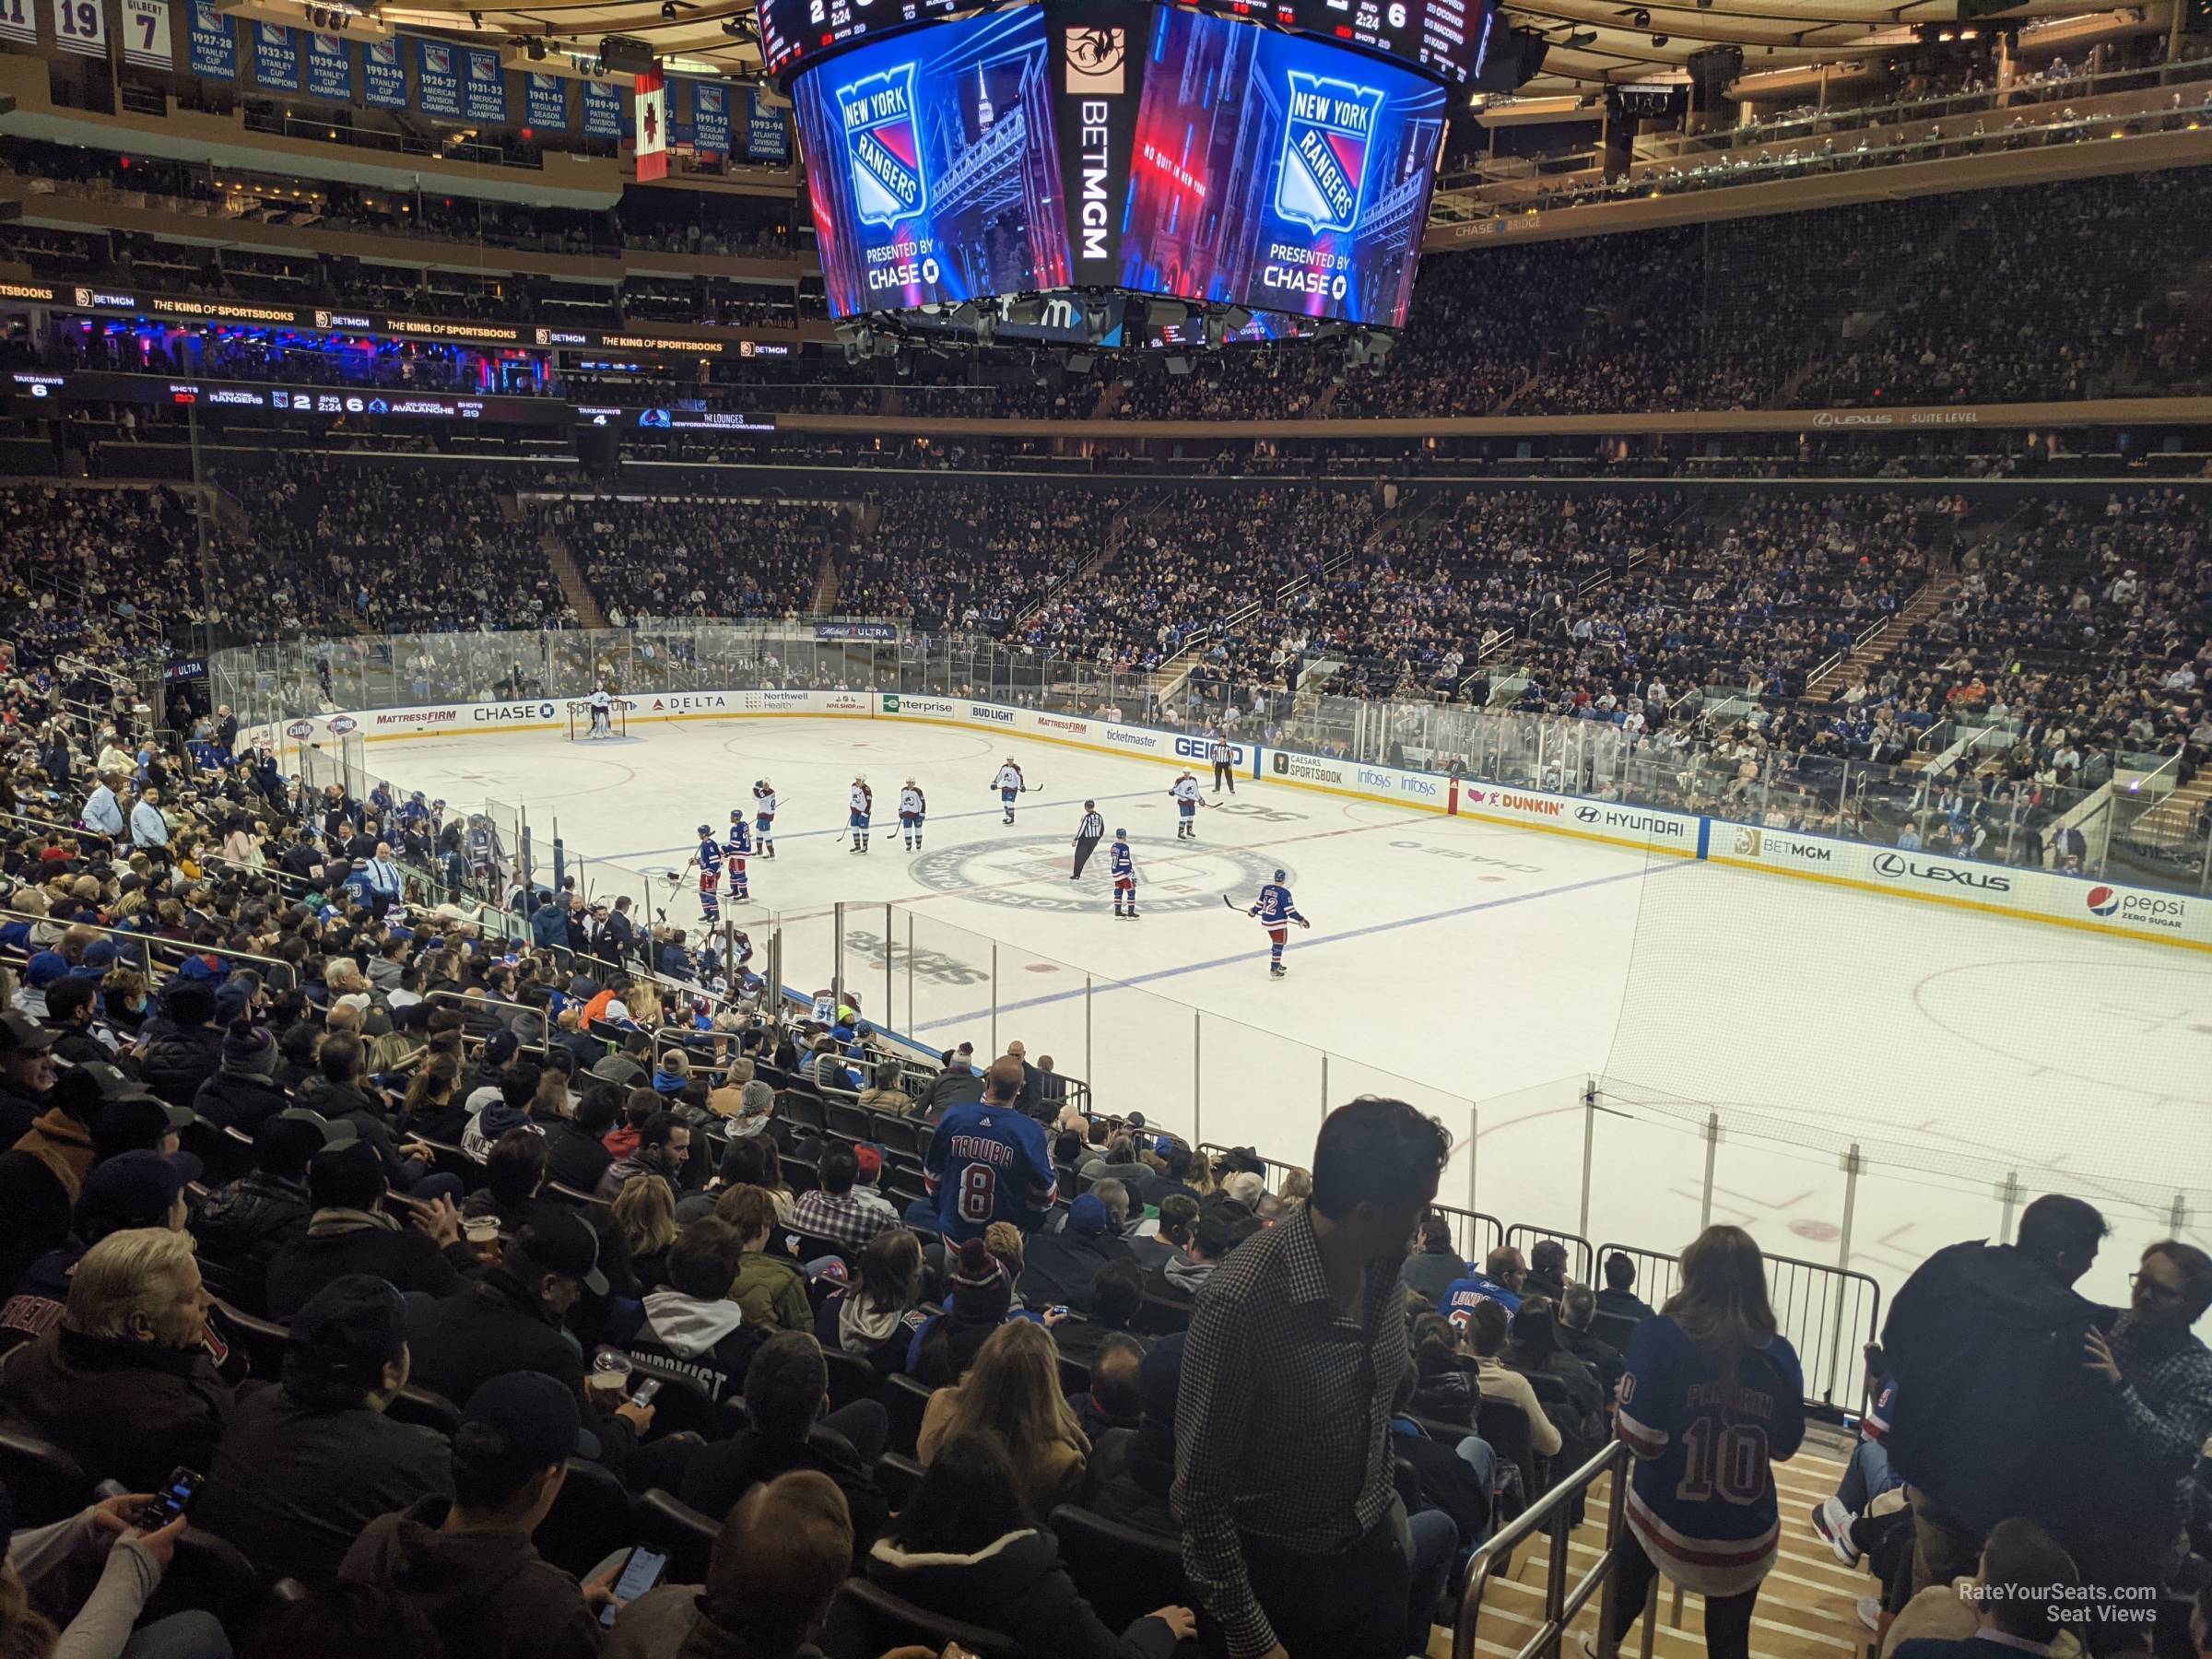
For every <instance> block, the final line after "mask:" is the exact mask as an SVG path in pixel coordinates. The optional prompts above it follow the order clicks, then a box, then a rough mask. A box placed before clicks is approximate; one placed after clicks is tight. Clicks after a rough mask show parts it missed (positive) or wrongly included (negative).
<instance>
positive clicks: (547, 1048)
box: [422, 987, 553, 1054]
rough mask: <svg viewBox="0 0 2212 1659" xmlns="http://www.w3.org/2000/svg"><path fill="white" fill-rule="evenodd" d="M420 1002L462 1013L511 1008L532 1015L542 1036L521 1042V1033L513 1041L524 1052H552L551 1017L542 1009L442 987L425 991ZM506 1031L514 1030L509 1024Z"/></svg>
mask: <svg viewBox="0 0 2212 1659" xmlns="http://www.w3.org/2000/svg"><path fill="white" fill-rule="evenodd" d="M422 1000H423V1001H425V1002H427V1003H435V1002H440V1001H444V1002H449V1003H452V1004H453V1005H454V1006H457V1007H459V1008H460V1009H461V1010H462V1011H463V1012H464V1013H467V1012H479V1013H480V1012H482V1011H483V1010H484V1009H487V1008H512V1009H513V1010H514V1011H515V1012H516V1013H517V1014H534V1015H535V1016H536V1017H537V1024H538V1030H540V1032H541V1033H543V1034H542V1035H541V1036H540V1037H539V1038H538V1040H537V1041H535V1042H525V1041H523V1038H522V1035H521V1033H520V1032H517V1033H516V1035H515V1041H516V1043H517V1044H518V1045H519V1046H520V1047H522V1048H524V1049H526V1050H534V1051H535V1052H536V1053H540V1054H545V1053H551V1052H552V1048H553V1021H552V1018H551V1017H550V1016H548V1015H547V1013H546V1011H545V1009H543V1008H534V1007H532V1006H530V1005H529V1004H528V1003H518V1002H508V1001H506V1000H505V999H504V998H502V997H497V996H486V995H473V996H472V995H470V994H467V993H465V992H461V991H448V990H445V989H444V988H443V987H440V988H438V989H435V990H430V991H425V992H424V993H423V994H422ZM506 1029H507V1030H510V1031H512V1030H514V1027H513V1026H512V1025H511V1024H510V1025H508V1026H507V1028H506Z"/></svg>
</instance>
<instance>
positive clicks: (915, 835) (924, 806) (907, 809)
mask: <svg viewBox="0 0 2212 1659" xmlns="http://www.w3.org/2000/svg"><path fill="white" fill-rule="evenodd" d="M928 817H929V802H928V800H927V798H926V797H924V794H922V785H921V784H919V783H917V782H914V781H913V780H912V778H909V779H908V780H907V781H906V787H905V788H904V789H901V790H900V792H899V829H900V833H902V834H903V835H904V836H905V837H906V850H907V851H908V852H909V853H919V852H921V851H922V825H923V822H924V819H926V818H928Z"/></svg>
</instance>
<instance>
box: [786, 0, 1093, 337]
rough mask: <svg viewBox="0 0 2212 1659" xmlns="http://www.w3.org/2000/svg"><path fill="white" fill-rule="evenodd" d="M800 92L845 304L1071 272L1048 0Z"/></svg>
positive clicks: (816, 191) (835, 310)
mask: <svg viewBox="0 0 2212 1659" xmlns="http://www.w3.org/2000/svg"><path fill="white" fill-rule="evenodd" d="M792 102H793V105H794V108H795V109H796V111H797V113H798V124H799V147H800V148H801V150H802V151H803V152H804V154H805V156H806V189H807V194H809V195H810V196H811V197H812V199H813V204H814V229H815V238H816V242H817V244H818V248H819V251H820V253H821V260H822V285H823V288H825V290H826V291H827V294H828V297H829V301H830V315H831V316H834V317H850V316H854V315H857V314H859V313H861V312H877V311H906V310H911V309H912V308H913V307H915V306H920V305H930V304H942V303H954V302H958V301H959V300H973V299H977V298H979V297H981V296H982V295H986V294H1018V293H1025V292H1029V291H1030V290H1033V289H1037V288H1065V287H1066V286H1067V285H1068V280H1069V276H1068V255H1067V246H1068V244H1067V223H1066V219H1065V217H1064V215H1063V212H1062V208H1061V204H1060V160H1059V153H1058V147H1057V145H1056V144H1055V142H1054V137H1053V107H1052V106H1053V100H1052V96H1051V88H1050V83H1049V81H1048V79H1047V77H1046V74H1045V30H1044V14H1043V13H1042V12H1041V10H1039V9H1038V8H1037V7H1035V6H1025V7H1023V8H1021V9H1019V10H1016V11H1006V12H994V13H990V14H987V15H985V16H982V17H976V18H966V19H964V20H962V21H959V22H953V23H940V24H937V25H935V27H933V28H929V29H910V30H908V31H906V32H904V33H901V34H899V35H897V36H894V37H893V38H891V39H889V40H886V41H877V42H875V43H873V44H870V45H863V46H856V47H854V48H853V49H852V50H851V51H849V52H846V53H843V54H841V56H839V57H837V58H834V59H832V60H830V62H828V63H825V64H823V65H820V66H818V67H817V68H814V69H810V70H807V71H806V72H804V73H803V74H801V75H800V76H799V77H798V79H797V80H796V81H794V83H793V85H792Z"/></svg>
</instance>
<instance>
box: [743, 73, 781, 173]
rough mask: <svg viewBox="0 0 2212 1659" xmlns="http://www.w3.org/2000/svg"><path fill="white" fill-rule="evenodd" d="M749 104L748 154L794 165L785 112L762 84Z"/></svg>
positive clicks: (758, 159)
mask: <svg viewBox="0 0 2212 1659" xmlns="http://www.w3.org/2000/svg"><path fill="white" fill-rule="evenodd" d="M745 153H746V154H747V156H748V157H750V158H751V159H753V160H755V161H771V162H773V163H775V164H776V165H777V166H779V167H783V166H788V165H790V162H791V129H790V128H789V127H787V126H786V125H784V124H783V112H782V110H779V109H778V108H776V106H775V105H773V104H771V103H770V102H769V101H768V94H767V93H766V92H764V91H762V90H761V89H760V88H759V87H755V88H752V89H751V91H750V93H749V95H748V97H747V114H746V118H745Z"/></svg>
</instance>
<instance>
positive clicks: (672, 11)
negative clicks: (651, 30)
mask: <svg viewBox="0 0 2212 1659" xmlns="http://www.w3.org/2000/svg"><path fill="white" fill-rule="evenodd" d="M661 21H662V22H664V23H673V22H675V21H676V0H661Z"/></svg>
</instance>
